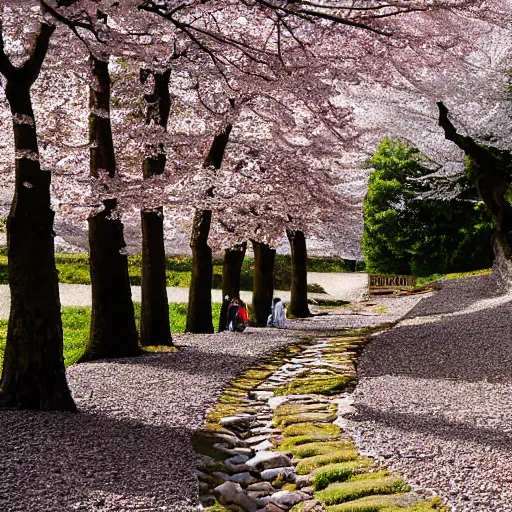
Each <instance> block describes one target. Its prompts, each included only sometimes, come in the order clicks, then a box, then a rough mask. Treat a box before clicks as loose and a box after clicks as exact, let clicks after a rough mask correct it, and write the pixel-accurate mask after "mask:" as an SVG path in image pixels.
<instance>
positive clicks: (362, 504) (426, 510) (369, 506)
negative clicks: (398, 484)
mask: <svg viewBox="0 0 512 512" xmlns="http://www.w3.org/2000/svg"><path fill="white" fill-rule="evenodd" d="M327 510H328V511H329V512H432V511H434V510H437V511H438V512H448V510H449V509H448V508H446V507H445V506H444V505H443V503H442V501H441V500H440V499H439V498H437V497H436V498H434V499H432V500H428V501H422V502H419V503H415V504H413V505H407V504H406V503H405V500H403V496H400V495H382V496H367V497H365V498H360V499H358V500H354V501H350V502H347V503H342V504H340V505H334V506H330V507H327Z"/></svg>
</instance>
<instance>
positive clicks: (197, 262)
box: [185, 210, 213, 334]
mask: <svg viewBox="0 0 512 512" xmlns="http://www.w3.org/2000/svg"><path fill="white" fill-rule="evenodd" d="M211 220H212V212H211V211H210V210H197V211H196V213H195V215H194V224H193V227H192V236H191V238H190V248H191V249H192V276H191V279H190V291H189V297H188V310H187V325H186V328H185V332H193V333H207V334H211V333H213V321H212V278H213V264H212V250H211V249H210V247H209V245H208V235H209V233H210V224H211Z"/></svg>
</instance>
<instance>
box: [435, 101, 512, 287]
mask: <svg viewBox="0 0 512 512" xmlns="http://www.w3.org/2000/svg"><path fill="white" fill-rule="evenodd" d="M438 107H439V125H440V126H441V127H442V128H443V130H444V133H445V137H446V139H447V140H451V141H452V142H454V143H455V144H457V146H458V147H459V148H461V149H462V150H463V151H464V152H465V153H466V156H467V162H468V163H467V165H466V175H467V177H468V178H469V179H470V180H471V181H472V182H473V184H474V185H475V186H476V187H477V190H478V193H479V195H480V198H481V199H482V201H483V202H484V203H485V205H486V206H487V207H488V208H489V210H490V211H491V212H492V214H493V216H494V219H495V220H496V231H495V233H494V235H493V247H494V253H495V255H496V261H495V265H494V267H495V270H496V271H497V274H498V275H499V276H500V277H501V278H502V279H503V281H504V282H505V284H506V285H507V286H509V287H510V286H512V206H511V205H510V203H509V202H508V200H507V199H506V197H505V196H506V194H507V192H508V190H509V187H510V182H511V171H510V169H511V168H512V156H511V155H510V153H509V152H508V151H503V150H499V149H497V148H494V147H491V146H485V145H483V144H478V143H477V142H476V141H475V140H474V139H472V138H471V137H468V136H463V135H460V134H459V133H457V130H456V128H455V127H454V126H453V124H452V122H451V121H450V120H449V118H448V109H447V108H446V106H445V105H444V104H443V103H442V102H439V103H438Z"/></svg>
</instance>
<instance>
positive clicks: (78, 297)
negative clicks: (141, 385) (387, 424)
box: [0, 272, 367, 319]
mask: <svg viewBox="0 0 512 512" xmlns="http://www.w3.org/2000/svg"><path fill="white" fill-rule="evenodd" d="M308 282H309V283H316V284H319V285H320V286H322V287H323V288H324V289H325V291H326V292H327V293H328V295H329V297H327V298H333V299H344V300H351V301H353V300H361V298H362V297H363V295H364V294H365V293H366V291H367V287H366V284H367V274H334V273H333V274H330V273H326V274H321V273H318V272H310V273H309V274H308ZM59 290H60V301H61V304H62V305H63V306H80V307H86V306H90V305H91V290H90V286H89V285H86V284H62V283H61V284H60V285H59ZM240 295H241V299H242V300H244V301H245V302H251V301H252V292H241V294H240ZM275 295H276V296H278V297H280V298H281V299H282V300H283V301H285V302H288V301H289V300H290V292H285V291H280V290H276V291H275ZM310 296H311V297H326V296H325V295H320V294H310ZM132 297H133V300H134V301H135V302H140V301H141V291H140V286H132ZM167 297H168V299H169V302H188V288H177V287H169V288H167ZM212 300H213V302H222V292H221V290H212ZM9 304H10V299H9V287H8V286H7V285H0V318H2V319H6V318H8V317H9Z"/></svg>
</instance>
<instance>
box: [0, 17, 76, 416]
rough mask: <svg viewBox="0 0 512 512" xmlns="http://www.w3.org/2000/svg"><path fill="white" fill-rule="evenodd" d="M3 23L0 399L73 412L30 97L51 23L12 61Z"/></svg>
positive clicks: (45, 185)
mask: <svg viewBox="0 0 512 512" xmlns="http://www.w3.org/2000/svg"><path fill="white" fill-rule="evenodd" d="M17 14H18V15H20V13H19V12H18V13H17ZM2 15H3V12H2ZM18 19H19V18H18ZM1 21H3V16H2V18H0V73H2V75H3V76H4V77H5V79H6V86H5V95H6V98H7V101H8V102H9V105H10V108H11V115H12V121H13V130H14V145H15V151H16V153H15V154H16V158H15V175H16V178H15V179H16V183H15V195H14V199H13V202H12V205H11V210H10V213H9V217H8V220H7V233H8V257H9V286H10V289H11V312H10V317H9V327H8V332H7V343H6V350H5V360H4V365H3V371H2V379H1V386H0V404H1V405H3V406H7V407H19V408H23V409H43V410H55V409H58V410H71V411H73V410H75V404H74V402H73V399H72V398H71V394H70V392H69V389H68V385H67V381H66V376H65V371H64V360H63V355H62V343H63V342H62V323H61V318H60V300H59V288H58V278H57V271H56V268H55V256H54V243H53V216H54V212H53V211H52V210H51V208H50V179H51V176H50V174H49V173H46V172H44V171H42V170H41V166H40V162H39V150H38V143H37V133H36V124H35V117H34V112H33V109H32V101H31V95H30V89H31V87H32V85H33V83H34V82H35V81H36V80H37V78H38V75H39V72H40V70H41V66H42V64H43V61H44V59H45V57H46V53H47V51H48V46H49V41H50V37H51V36H52V34H53V32H54V30H55V27H54V25H52V24H50V23H49V22H48V21H46V20H40V21H36V22H35V23H36V24H35V38H34V41H33V46H32V48H31V50H30V52H29V54H28V58H26V59H25V60H24V62H23V63H20V64H19V65H17V64H16V63H15V64H13V62H12V60H11V59H10V58H9V56H8V54H7V53H6V46H5V43H4V37H3V33H2V32H3V30H2V29H3V27H2V25H3V24H2V23H1ZM25 22H27V21H25Z"/></svg>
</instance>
